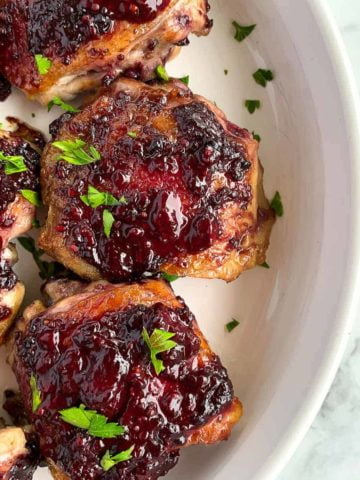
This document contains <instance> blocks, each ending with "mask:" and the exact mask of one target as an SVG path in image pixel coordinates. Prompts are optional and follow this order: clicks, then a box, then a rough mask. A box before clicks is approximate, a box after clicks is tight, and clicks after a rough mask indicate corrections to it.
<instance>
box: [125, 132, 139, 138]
mask: <svg viewBox="0 0 360 480" xmlns="http://www.w3.org/2000/svg"><path fill="white" fill-rule="evenodd" d="M127 134H128V136H129V137H131V138H136V137H137V132H127Z"/></svg>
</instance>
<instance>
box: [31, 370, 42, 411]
mask: <svg viewBox="0 0 360 480" xmlns="http://www.w3.org/2000/svg"><path fill="white" fill-rule="evenodd" d="M30 388H31V399H32V411H33V412H36V410H37V409H38V408H39V407H40V405H41V394H40V391H39V389H38V386H37V383H36V378H35V377H34V375H31V377H30Z"/></svg>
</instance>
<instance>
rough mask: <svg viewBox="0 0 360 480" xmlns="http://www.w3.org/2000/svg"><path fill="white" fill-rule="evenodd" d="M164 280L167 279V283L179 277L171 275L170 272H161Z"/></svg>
mask: <svg viewBox="0 0 360 480" xmlns="http://www.w3.org/2000/svg"><path fill="white" fill-rule="evenodd" d="M161 276H162V278H163V279H164V280H167V281H168V282H169V283H171V282H175V280H177V279H178V278H179V276H178V275H171V273H166V272H162V274H161Z"/></svg>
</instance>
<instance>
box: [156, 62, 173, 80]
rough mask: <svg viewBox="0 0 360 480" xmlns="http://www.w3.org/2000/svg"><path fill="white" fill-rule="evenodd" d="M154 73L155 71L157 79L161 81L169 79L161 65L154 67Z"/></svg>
mask: <svg viewBox="0 0 360 480" xmlns="http://www.w3.org/2000/svg"><path fill="white" fill-rule="evenodd" d="M155 73H156V76H157V78H158V79H159V80H162V81H163V82H168V81H169V80H170V77H169V75H168V73H167V71H166V70H165V67H164V66H163V65H158V66H157V67H156V68H155Z"/></svg>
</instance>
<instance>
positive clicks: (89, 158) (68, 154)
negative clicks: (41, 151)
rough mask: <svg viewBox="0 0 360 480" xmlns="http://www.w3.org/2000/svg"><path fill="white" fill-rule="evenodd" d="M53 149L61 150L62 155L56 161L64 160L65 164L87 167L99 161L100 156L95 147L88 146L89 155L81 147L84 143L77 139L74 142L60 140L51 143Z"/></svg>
mask: <svg viewBox="0 0 360 480" xmlns="http://www.w3.org/2000/svg"><path fill="white" fill-rule="evenodd" d="M52 145H53V146H54V147H55V148H57V149H59V150H61V151H62V152H63V153H62V154H61V155H59V157H58V160H65V162H68V163H71V164H72V165H87V164H89V163H94V162H97V161H98V160H100V158H101V155H100V153H99V152H98V151H97V150H96V148H95V147H93V146H92V145H90V146H89V147H88V150H89V153H88V152H86V151H85V150H84V148H83V147H85V146H86V143H85V142H84V141H83V140H80V139H79V138H77V139H75V140H60V141H58V142H53V144H52Z"/></svg>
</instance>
